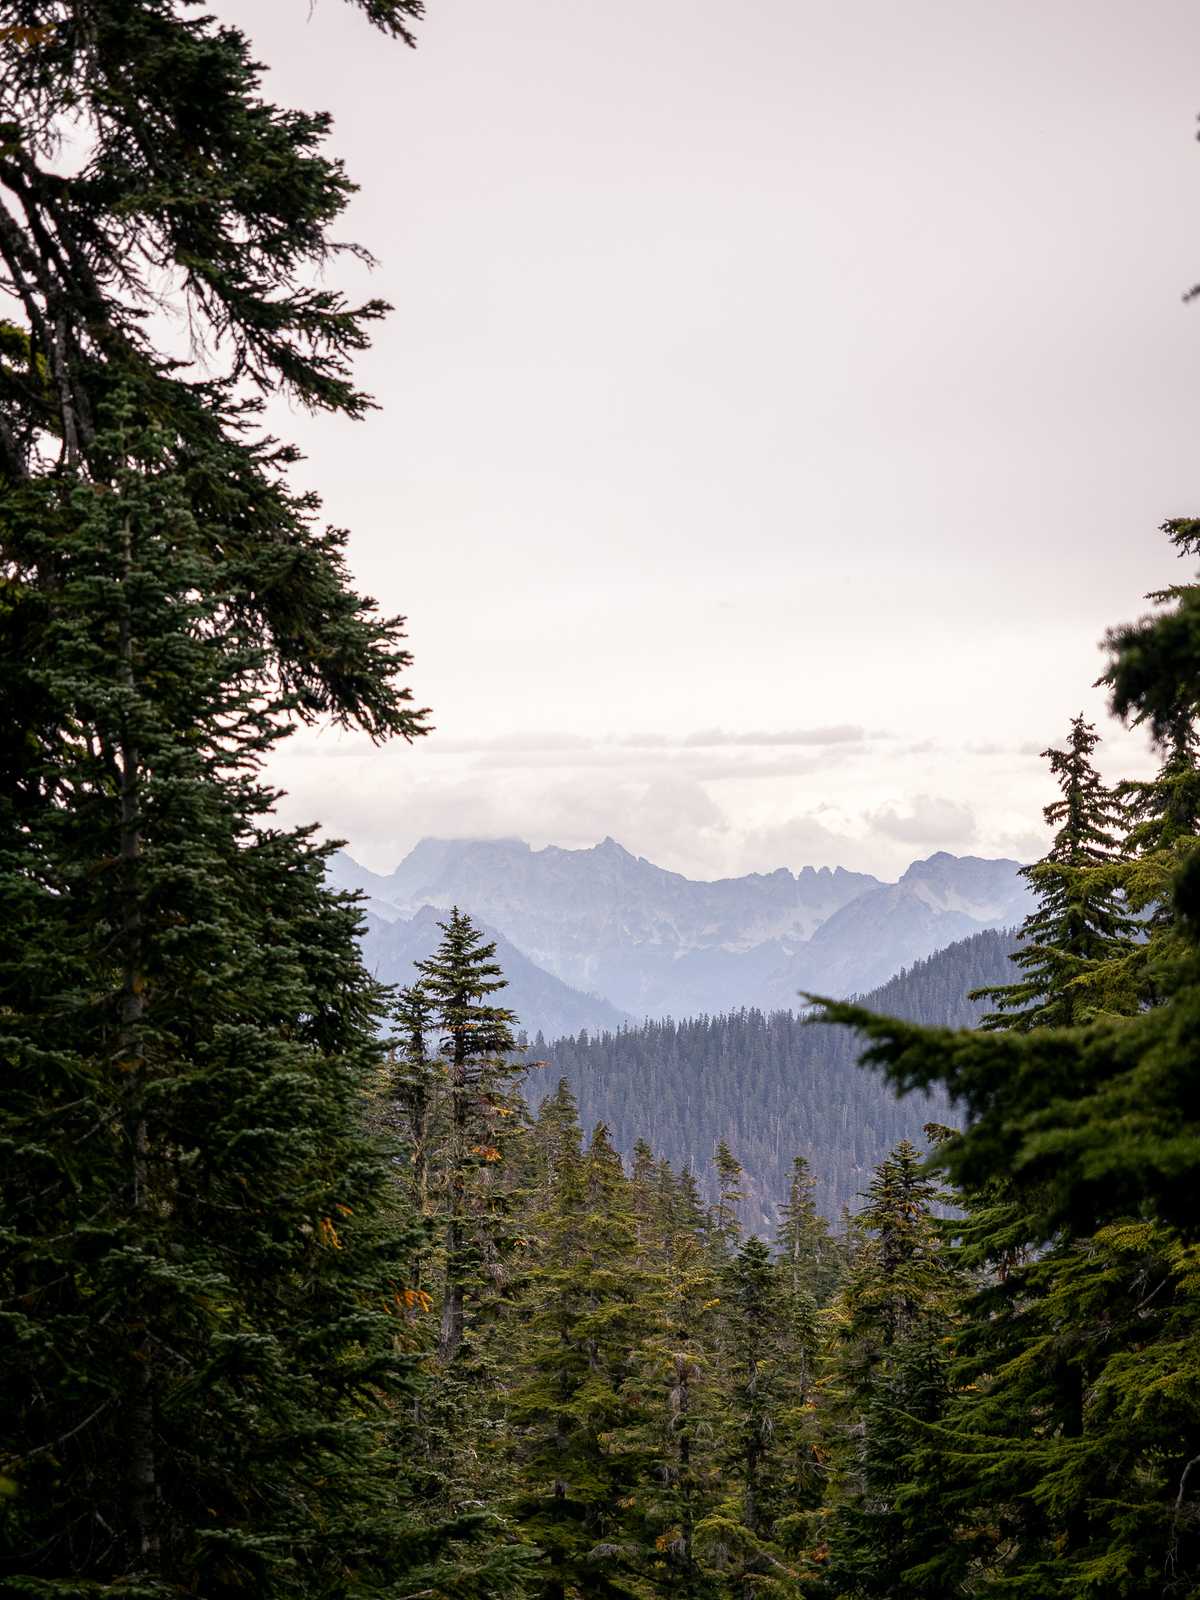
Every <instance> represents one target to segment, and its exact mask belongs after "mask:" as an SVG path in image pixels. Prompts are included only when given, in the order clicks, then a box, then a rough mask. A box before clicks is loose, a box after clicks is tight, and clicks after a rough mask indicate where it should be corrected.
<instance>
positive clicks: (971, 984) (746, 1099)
mask: <svg viewBox="0 0 1200 1600" xmlns="http://www.w3.org/2000/svg"><path fill="white" fill-rule="evenodd" d="M1014 948H1015V940H1014V938H1013V936H1012V935H1011V934H1008V933H1004V932H1000V931H995V930H991V929H988V930H985V931H984V932H983V933H977V934H973V935H972V936H971V937H970V938H968V939H960V940H958V941H957V943H955V944H952V945H948V946H947V947H946V949H944V950H939V951H938V952H937V953H936V954H935V955H932V956H929V957H927V958H926V959H925V960H924V961H917V962H914V963H913V965H912V966H911V967H910V968H907V969H903V970H901V971H900V972H898V973H897V974H896V976H895V977H894V978H891V979H889V981H888V982H887V983H886V984H884V985H882V986H881V987H880V988H879V989H875V990H872V991H871V993H870V994H867V995H864V996H863V997H862V1001H861V1003H862V1005H863V1006H864V1007H866V1008H867V1009H868V1010H871V1011H879V1012H883V1013H884V1014H885V1015H887V1016H892V1017H903V1018H905V1019H906V1020H907V1021H909V1022H926V1023H932V1024H935V1025H937V1026H940V1027H957V1028H969V1027H974V1026H975V1025H976V1024H977V1023H978V1022H979V1021H980V1020H981V1018H982V1017H983V1015H984V1013H985V1012H986V1011H987V1010H988V1003H987V1001H986V1000H985V999H983V998H976V999H972V998H971V994H972V992H973V991H976V990H978V989H981V988H982V987H984V986H985V985H987V984H992V983H995V984H999V983H1003V981H1004V980H1005V978H1006V977H1007V975H1008V973H1009V970H1010V968H1009V958H1010V956H1011V954H1012V952H1013V950H1014ZM860 1054H861V1048H860V1045H859V1042H858V1040H857V1038H856V1036H855V1035H854V1034H853V1033H852V1032H851V1031H850V1030H849V1029H846V1028H838V1027H830V1026H827V1025H826V1024H824V1023H820V1022H814V1021H813V1020H812V1019H811V1018H806V1017H804V1016H803V1015H797V1014H796V1013H795V1012H792V1011H775V1012H771V1013H769V1014H765V1013H763V1012H762V1011H758V1010H754V1009H749V1010H746V1011H742V1012H735V1013H725V1014H722V1015H717V1016H711V1017H689V1018H685V1019H683V1020H682V1021H678V1022H676V1021H674V1020H672V1019H670V1018H668V1019H667V1020H666V1021H663V1022H655V1021H649V1022H645V1023H643V1024H642V1025H641V1026H639V1027H632V1026H630V1027H624V1028H621V1029H619V1030H617V1031H616V1032H605V1033H600V1034H595V1035H591V1036H589V1035H588V1034H587V1033H580V1034H577V1035H576V1036H575V1037H573V1038H571V1037H568V1038H563V1039H556V1040H554V1042H553V1043H551V1044H547V1043H546V1042H545V1040H544V1039H542V1038H541V1037H540V1036H539V1037H538V1038H537V1039H535V1041H534V1043H533V1046H532V1048H531V1050H530V1059H531V1060H533V1061H535V1062H541V1063H544V1065H543V1066H541V1067H539V1068H538V1070H537V1071H535V1072H533V1073H531V1074H530V1077H529V1079H528V1080H527V1081H526V1083H525V1085H524V1086H523V1087H524V1094H525V1097H526V1099H527V1100H528V1101H529V1102H530V1104H531V1105H535V1104H536V1102H537V1101H538V1100H539V1099H540V1098H541V1096H542V1095H543V1094H545V1093H546V1092H548V1091H549V1090H550V1089H552V1088H553V1086H554V1083H555V1082H556V1081H557V1079H558V1078H559V1077H560V1076H562V1077H565V1078H566V1080H567V1082H568V1083H569V1084H570V1087H571V1090H572V1093H573V1094H574V1095H575V1096H576V1098H577V1100H578V1102H579V1108H580V1116H581V1118H582V1121H583V1124H584V1126H585V1127H592V1126H594V1125H595V1124H596V1123H597V1122H603V1123H604V1124H605V1126H606V1127H607V1128H609V1130H610V1131H611V1134H612V1137H613V1141H614V1143H615V1144H616V1146H617V1148H618V1149H619V1150H620V1151H621V1152H622V1154H623V1155H624V1156H625V1157H626V1158H630V1157H632V1154H633V1147H634V1144H635V1143H636V1141H637V1140H638V1139H639V1138H641V1139H645V1140H647V1141H648V1142H649V1143H650V1144H651V1145H652V1146H653V1147H654V1149H655V1151H656V1152H657V1153H658V1154H659V1155H661V1156H666V1157H667V1158H668V1159H669V1160H670V1161H671V1163H672V1164H673V1165H674V1166H676V1167H681V1166H687V1167H690V1168H692V1169H693V1170H694V1171H695V1173H696V1177H697V1182H698V1183H699V1185H700V1192H701V1194H702V1195H703V1197H704V1199H705V1201H706V1202H708V1201H715V1199H716V1190H715V1187H714V1184H715V1181H716V1180H715V1172H714V1169H713V1167H712V1156H713V1153H714V1152H715V1150H716V1147H717V1144H718V1142H719V1141H720V1140H721V1139H724V1140H725V1141H726V1142H727V1143H728V1144H729V1145H730V1146H731V1148H733V1149H735V1150H736V1151H737V1152H738V1157H739V1159H740V1160H741V1161H742V1162H743V1163H744V1164H745V1167H746V1175H745V1178H744V1180H743V1187H744V1189H745V1199H744V1201H743V1202H742V1205H741V1208H740V1216H741V1219H742V1221H743V1223H744V1224H745V1225H746V1227H748V1228H750V1229H751V1230H752V1231H757V1232H761V1233H770V1232H772V1231H773V1230H774V1228H775V1227H776V1225H777V1224H778V1221H779V1207H780V1205H782V1203H783V1201H784V1199H785V1197H786V1195H787V1193H788V1186H789V1183H790V1181H791V1170H792V1161H793V1159H794V1158H795V1156H796V1155H798V1154H799V1155H803V1156H804V1158H805V1160H806V1161H807V1162H808V1163H809V1168H810V1170H811V1173H812V1177H813V1180H814V1182H815V1185H816V1187H815V1189H814V1191H813V1193H814V1197H815V1199H816V1204H817V1209H818V1210H819V1211H820V1212H822V1214H823V1215H825V1216H827V1217H830V1218H836V1217H838V1216H840V1215H841V1213H842V1211H843V1210H845V1209H850V1210H853V1209H854V1208H855V1205H856V1203H857V1199H858V1195H859V1192H860V1191H861V1190H862V1189H863V1188H864V1186H865V1185H866V1183H867V1181H868V1180H869V1178H870V1175H871V1170H872V1168H873V1167H874V1165H875V1163H876V1161H877V1160H878V1159H879V1157H880V1156H881V1155H882V1154H883V1153H884V1152H886V1151H887V1150H889V1149H890V1148H892V1146H894V1145H897V1144H899V1143H900V1141H901V1140H902V1139H905V1138H907V1139H912V1140H919V1139H920V1137H921V1129H922V1127H923V1125H924V1124H925V1123H926V1122H929V1121H944V1120H945V1119H946V1118H947V1117H948V1116H949V1110H948V1105H949V1102H948V1100H947V1098H946V1096H945V1094H944V1092H943V1091H942V1090H941V1089H940V1088H938V1087H937V1086H933V1087H932V1088H930V1089H927V1090H922V1091H919V1092H916V1093H913V1094H912V1095H910V1096H908V1097H906V1098H905V1099H902V1100H901V1099H897V1098H896V1097H895V1096H894V1095H892V1094H891V1093H889V1092H888V1090H887V1088H886V1086H884V1085H881V1084H880V1082H879V1081H878V1080H877V1079H876V1078H875V1077H874V1076H873V1075H872V1074H869V1073H863V1072H859V1071H858V1070H857V1064H858V1057H859V1055H860ZM798 1130H802V1139H803V1143H802V1144H800V1145H799V1147H798V1148H793V1144H794V1143H796V1139H797V1132H798Z"/></svg>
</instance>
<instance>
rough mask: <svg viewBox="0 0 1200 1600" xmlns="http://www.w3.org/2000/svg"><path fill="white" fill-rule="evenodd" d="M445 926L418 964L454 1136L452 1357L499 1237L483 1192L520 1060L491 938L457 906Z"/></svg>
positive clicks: (446, 1323) (449, 1290)
mask: <svg viewBox="0 0 1200 1600" xmlns="http://www.w3.org/2000/svg"><path fill="white" fill-rule="evenodd" d="M438 926H439V927H440V928H441V930H442V940H441V943H440V944H439V946H438V948H437V950H436V951H435V952H434V954H433V955H432V956H431V957H430V958H429V960H428V961H418V962H417V963H416V967H417V971H418V972H419V973H420V974H421V979H422V982H421V987H422V990H423V993H424V995H425V997H426V1000H427V1003H428V1006H429V1010H430V1013H431V1016H432V1020H433V1021H434V1022H435V1024H436V1026H437V1029H438V1031H439V1032H440V1033H441V1035H442V1051H443V1054H444V1055H445V1057H446V1062H447V1066H448V1069H449V1082H450V1086H449V1116H448V1122H449V1135H448V1141H447V1149H446V1153H445V1156H444V1158H443V1169H444V1170H443V1172H442V1174H441V1186H442V1188H443V1190H444V1195H445V1199H444V1206H443V1212H444V1217H445V1259H446V1267H445V1290H444V1293H443V1297H442V1328H441V1336H440V1339H439V1341H438V1353H439V1355H440V1357H441V1359H442V1361H443V1362H448V1361H452V1360H453V1359H454V1357H455V1356H456V1355H457V1354H458V1351H459V1349H460V1347H461V1346H462V1342H463V1335H464V1331H465V1329H466V1306H467V1299H468V1296H469V1295H470V1294H471V1293H472V1292H478V1290H479V1287H480V1284H481V1277H482V1274H483V1273H484V1271H485V1269H486V1264H487V1258H488V1255H489V1252H494V1250H495V1249H496V1248H497V1247H498V1244H499V1241H498V1239H497V1237H496V1225H497V1224H498V1220H499V1219H498V1214H497V1212H496V1210H495V1208H494V1207H490V1206H489V1205H488V1203H487V1198H486V1196H487V1193H488V1190H489V1189H493V1190H494V1188H495V1186H494V1185H492V1184H491V1183H490V1181H489V1178H488V1176H487V1169H488V1168H489V1167H490V1166H492V1165H493V1164H494V1163H498V1162H500V1161H502V1160H503V1158H504V1151H503V1148H502V1144H501V1141H502V1139H503V1134H502V1132H501V1128H502V1126H503V1122H504V1120H505V1119H511V1118H512V1117H513V1115H514V1111H515V1106H514V1104H513V1099H512V1089H513V1084H514V1082H515V1080H516V1078H517V1077H518V1076H519V1075H520V1074H521V1072H522V1071H523V1067H522V1066H521V1064H520V1063H519V1062H518V1061H517V1060H516V1059H515V1051H516V1041H515V1039H514V1037H513V1031H512V1030H513V1023H514V1021H515V1018H514V1016H513V1013H512V1012H511V1011H509V1010H508V1009H507V1008H506V1007H503V1006H495V1005H491V1004H489V1003H488V999H487V997H488V996H489V995H493V994H496V993H498V992H499V990H501V989H503V988H505V987H506V981H505V978H504V975H503V973H502V972H501V970H500V967H499V965H498V963H497V962H496V961H495V959H494V957H495V954H496V945H495V942H494V941H492V942H490V943H489V942H488V941H486V940H485V939H484V937H483V935H482V934H481V933H480V932H479V930H478V929H477V928H476V927H475V925H474V924H473V923H472V921H471V919H470V917H468V916H466V915H465V914H464V913H463V912H461V911H459V909H458V907H457V906H455V907H454V909H453V910H452V911H451V913H450V917H449V920H448V921H446V922H442V923H439V924H438Z"/></svg>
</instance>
